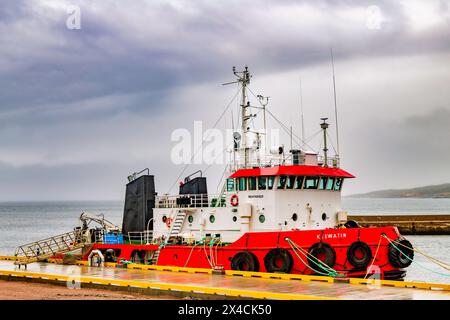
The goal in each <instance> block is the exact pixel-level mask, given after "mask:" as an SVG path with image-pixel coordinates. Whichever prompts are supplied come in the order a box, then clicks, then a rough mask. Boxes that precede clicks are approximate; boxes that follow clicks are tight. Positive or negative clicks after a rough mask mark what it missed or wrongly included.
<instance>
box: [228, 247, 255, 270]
mask: <svg viewBox="0 0 450 320" xmlns="http://www.w3.org/2000/svg"><path fill="white" fill-rule="evenodd" d="M231 269H232V270H238V271H255V272H258V271H259V262H258V258H257V257H256V256H255V255H254V254H253V253H251V252H246V251H243V252H239V253H237V254H236V255H235V256H234V257H233V259H232V260H231Z"/></svg>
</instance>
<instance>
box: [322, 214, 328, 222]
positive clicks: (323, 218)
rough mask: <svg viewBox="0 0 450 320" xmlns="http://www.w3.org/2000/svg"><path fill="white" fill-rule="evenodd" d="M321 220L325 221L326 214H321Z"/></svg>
mask: <svg viewBox="0 0 450 320" xmlns="http://www.w3.org/2000/svg"><path fill="white" fill-rule="evenodd" d="M322 220H323V221H325V220H327V214H326V213H322Z"/></svg>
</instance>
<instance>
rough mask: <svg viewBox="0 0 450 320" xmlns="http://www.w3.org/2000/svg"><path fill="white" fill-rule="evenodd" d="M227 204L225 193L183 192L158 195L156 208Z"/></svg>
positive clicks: (222, 205)
mask: <svg viewBox="0 0 450 320" xmlns="http://www.w3.org/2000/svg"><path fill="white" fill-rule="evenodd" d="M226 206H227V201H226V196H225V195H224V194H222V195H218V194H217V195H210V194H181V195H163V196H158V197H156V208H205V207H226Z"/></svg>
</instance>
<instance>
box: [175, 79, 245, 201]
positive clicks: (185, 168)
mask: <svg viewBox="0 0 450 320" xmlns="http://www.w3.org/2000/svg"><path fill="white" fill-rule="evenodd" d="M239 89H240V86H238V91H237V92H236V94H235V95H234V97H233V98H232V99H231V101H230V102H229V103H228V105H227V106H226V107H225V110H224V111H223V112H222V114H221V115H220V116H219V118H218V119H217V121H216V122H215V123H214V125H213V127H212V129H215V128H216V127H217V125H218V124H219V122H220V120H221V119H222V118H223V116H224V115H225V113H226V112H227V110H228V109H229V108H230V106H231V104H232V103H233V101H234V99H236V97H237V96H238V94H239ZM211 132H212V130H211V131H210V132H209V134H208V136H207V137H206V138H205V139H203V140H202V145H201V146H199V147H198V149H197V150H196V151H195V152H194V154H193V155H192V157H191V160H190V162H189V163H186V165H185V166H184V168H183V170H182V171H181V173H180V174H179V175H178V177H177V178H176V179H175V181H174V183H173V184H172V185H171V186H170V189H169V191H168V192H167V193H170V191H171V190H172V189H173V187H174V186H175V185H176V184H177V182H178V180H179V179H180V178H181V176H182V175H183V174H184V172H185V171H186V170H187V168H188V167H189V166H190V165H191V163H192V161H193V160H194V158H195V156H196V155H197V153H198V152H199V151H200V150H201V148H202V147H203V145H204V144H205V141H207V140H208V138H209V136H210V135H211Z"/></svg>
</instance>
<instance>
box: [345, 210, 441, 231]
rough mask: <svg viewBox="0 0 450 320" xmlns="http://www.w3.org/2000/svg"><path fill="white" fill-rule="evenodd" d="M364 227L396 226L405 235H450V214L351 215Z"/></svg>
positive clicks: (352, 218) (350, 216)
mask: <svg viewBox="0 0 450 320" xmlns="http://www.w3.org/2000/svg"><path fill="white" fill-rule="evenodd" d="M348 219H349V220H355V221H357V222H358V223H359V224H360V225H361V226H363V227H385V226H396V227H397V228H398V230H399V231H400V233H401V234H404V235H450V214H448V215H433V214H418V215H349V216H348Z"/></svg>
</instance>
